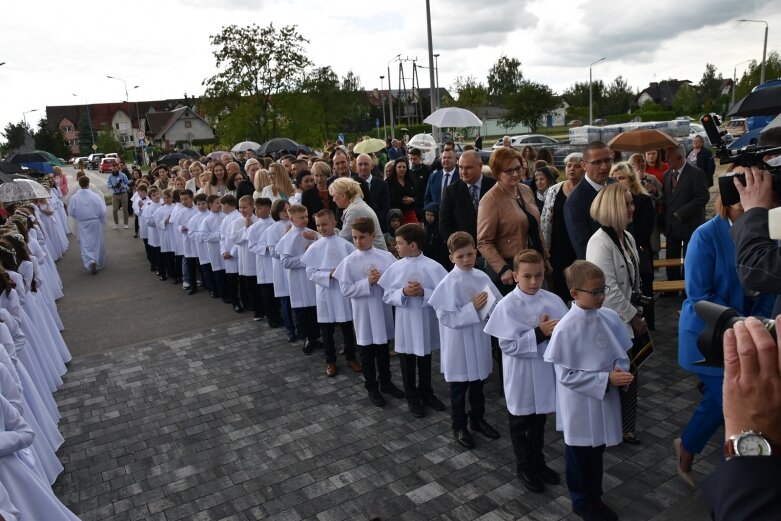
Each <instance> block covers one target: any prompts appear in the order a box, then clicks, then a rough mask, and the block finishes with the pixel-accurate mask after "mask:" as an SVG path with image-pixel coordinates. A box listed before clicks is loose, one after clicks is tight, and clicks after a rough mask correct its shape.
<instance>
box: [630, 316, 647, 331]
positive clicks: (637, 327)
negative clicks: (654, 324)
mask: <svg viewBox="0 0 781 521" xmlns="http://www.w3.org/2000/svg"><path fill="white" fill-rule="evenodd" d="M629 325H630V326H632V331H633V332H634V334H635V335H642V334H644V333H645V332H646V331H648V325H647V324H646V323H645V320H643V317H641V316H640V315H635V316H633V317H632V320H630V321H629Z"/></svg>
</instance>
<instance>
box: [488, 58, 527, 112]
mask: <svg viewBox="0 0 781 521" xmlns="http://www.w3.org/2000/svg"><path fill="white" fill-rule="evenodd" d="M522 86H523V72H521V61H520V60H519V59H517V58H508V57H507V56H505V55H504V54H503V55H501V56H500V57H499V59H498V60H497V61H496V63H494V64H493V66H491V69H490V70H489V71H488V96H489V99H490V100H491V101H492V102H493V103H494V104H496V105H505V104H506V102H507V99H508V98H509V97H510V96H512V95H514V94H517V93H518V91H520V90H521V87H522Z"/></svg>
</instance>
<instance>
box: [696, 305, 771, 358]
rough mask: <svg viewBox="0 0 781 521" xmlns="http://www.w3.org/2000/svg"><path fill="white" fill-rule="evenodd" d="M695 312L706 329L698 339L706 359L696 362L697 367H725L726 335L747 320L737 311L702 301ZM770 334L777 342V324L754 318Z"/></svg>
mask: <svg viewBox="0 0 781 521" xmlns="http://www.w3.org/2000/svg"><path fill="white" fill-rule="evenodd" d="M694 311H695V312H696V313H697V315H699V317H700V318H701V319H702V321H703V322H705V329H703V330H702V333H700V336H698V337H697V349H699V351H700V353H702V355H703V356H704V357H705V359H704V360H701V361H699V362H695V363H696V365H702V366H707V367H724V333H725V332H726V331H727V330H728V329H730V328H731V327H732V326H734V325H735V324H736V323H737V322H740V321H742V320H745V319H746V317H742V316H740V314H738V312H737V311H735V310H734V309H732V308H728V307H726V306H721V305H719V304H714V303H713V302H708V301H707V300H701V301H699V302H697V303H695V304H694ZM754 318H756V319H757V320H759V321H760V322H762V325H763V326H765V329H767V330H768V332H770V336H772V337H773V340H776V323H775V321H774V320H772V319H769V318H765V317H754Z"/></svg>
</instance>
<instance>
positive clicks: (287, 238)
mask: <svg viewBox="0 0 781 521" xmlns="http://www.w3.org/2000/svg"><path fill="white" fill-rule="evenodd" d="M287 214H288V215H289V216H290V223H291V224H292V225H293V226H292V228H290V229H289V230H288V231H287V233H286V234H285V235H284V237H282V238H281V239H280V240H279V242H278V243H277V245H276V247H275V249H276V251H277V253H279V262H280V264H282V267H283V268H285V277H286V278H287V284H288V288H289V289H290V307H291V308H292V309H293V314H294V315H295V317H296V326H297V327H298V333H299V335H301V336H303V337H304V338H306V342H304V347H303V352H304V354H305V355H311V354H312V351H313V350H314V349H316V348H320V347H323V343H322V342H321V341H320V328H319V326H318V325H317V295H316V293H315V284H314V282H312V281H310V280H309V279H308V278H307V277H306V265H305V264H304V263H303V262H301V256H302V255H303V254H304V252H305V251H306V250H307V248H309V246H310V245H312V244H314V242H315V238H316V237H317V233H315V231H314V230H310V229H309V228H307V224H308V223H309V215H308V213H307V209H306V206H301V205H300V204H294V205H291V206H290V207H289V208H288V209H287Z"/></svg>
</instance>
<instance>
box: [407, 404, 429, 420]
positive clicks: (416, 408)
mask: <svg viewBox="0 0 781 521" xmlns="http://www.w3.org/2000/svg"><path fill="white" fill-rule="evenodd" d="M407 408H408V409H409V412H411V413H412V416H414V417H415V418H422V417H423V416H424V415H425V414H426V413H424V412H423V405H422V404H421V403H420V402H419V401H418V400H413V401H410V402H407Z"/></svg>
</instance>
